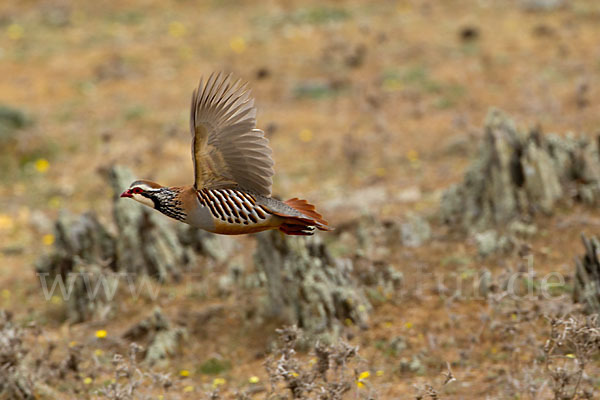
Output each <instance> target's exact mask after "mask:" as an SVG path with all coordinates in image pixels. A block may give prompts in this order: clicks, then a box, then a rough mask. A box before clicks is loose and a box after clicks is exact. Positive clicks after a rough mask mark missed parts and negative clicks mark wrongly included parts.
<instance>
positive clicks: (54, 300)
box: [50, 295, 63, 305]
mask: <svg viewBox="0 0 600 400" xmlns="http://www.w3.org/2000/svg"><path fill="white" fill-rule="evenodd" d="M50 302H51V303H52V304H56V305H59V304H62V303H63V299H62V298H61V297H60V296H57V295H54V296H52V297H51V298H50Z"/></svg>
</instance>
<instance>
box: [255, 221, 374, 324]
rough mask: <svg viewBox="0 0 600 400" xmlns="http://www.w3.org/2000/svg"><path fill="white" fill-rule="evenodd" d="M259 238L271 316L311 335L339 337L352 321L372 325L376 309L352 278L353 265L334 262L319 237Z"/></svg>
mask: <svg viewBox="0 0 600 400" xmlns="http://www.w3.org/2000/svg"><path fill="white" fill-rule="evenodd" d="M257 239H258V246H257V249H256V253H255V255H254V259H255V263H256V267H257V269H258V270H259V271H260V273H261V274H262V275H263V277H264V278H263V279H264V285H265V286H266V287H267V291H268V302H267V307H266V308H267V309H266V310H265V313H266V315H267V316H269V317H274V318H279V319H283V320H284V321H285V322H286V323H289V324H296V325H298V326H299V327H301V328H302V329H304V330H305V331H306V332H310V333H311V334H315V333H316V334H318V333H324V332H333V333H334V334H335V332H336V331H337V330H338V329H339V327H340V326H341V324H343V323H345V322H346V321H348V320H349V321H352V322H353V323H354V324H356V325H359V326H361V327H366V326H367V321H368V312H369V310H370V309H371V306H370V304H369V302H368V301H367V299H366V297H365V295H364V293H363V291H362V289H361V288H360V287H358V285H357V284H356V283H355V281H354V279H353V278H352V276H351V272H352V269H353V265H352V262H351V261H350V260H343V259H336V258H334V257H332V256H331V255H330V254H329V251H328V250H327V248H326V247H325V245H324V243H323V242H322V241H321V239H320V238H319V236H314V237H308V238H304V237H284V236H282V235H281V234H280V233H279V232H275V231H270V232H264V233H262V234H259V235H257Z"/></svg>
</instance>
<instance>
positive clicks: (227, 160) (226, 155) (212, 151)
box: [121, 73, 331, 235]
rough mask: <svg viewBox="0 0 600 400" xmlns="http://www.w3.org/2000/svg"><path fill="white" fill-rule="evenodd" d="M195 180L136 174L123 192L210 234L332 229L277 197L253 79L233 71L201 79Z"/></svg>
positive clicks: (303, 207) (194, 110)
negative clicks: (172, 181) (169, 182)
mask: <svg viewBox="0 0 600 400" xmlns="http://www.w3.org/2000/svg"><path fill="white" fill-rule="evenodd" d="M190 129H191V133H192V159H193V162H194V175H195V181H194V184H193V185H190V186H162V185H159V184H158V183H155V182H151V181H148V180H137V181H135V182H133V183H132V184H131V185H130V187H129V189H127V190H126V191H124V192H123V193H122V194H121V197H129V198H132V199H133V200H136V201H138V202H140V203H142V204H144V205H146V206H149V207H152V208H154V209H155V210H158V211H160V212H161V213H163V214H165V215H167V216H169V217H171V218H174V219H176V220H178V221H181V222H185V223H186V224H189V225H192V226H194V227H197V228H201V229H204V230H207V231H209V232H214V233H220V234H225V235H239V234H244V233H253V232H260V231H264V230H268V229H278V230H280V231H281V232H283V233H286V234H288V235H312V234H313V233H314V232H315V230H316V229H319V230H322V231H329V230H331V229H330V228H329V226H328V225H327V222H326V221H325V220H323V217H322V216H321V214H319V213H318V212H317V211H315V207H314V206H313V205H312V204H309V203H308V202H307V201H306V200H300V199H298V198H293V199H290V200H287V201H280V200H277V199H275V198H273V197H271V186H272V184H273V180H272V177H273V174H274V171H273V160H272V158H271V149H270V148H269V142H268V140H267V138H265V135H264V132H263V131H262V130H260V129H256V108H255V107H254V99H253V98H252V97H251V96H250V91H249V89H248V85H247V83H242V81H241V80H236V81H233V80H232V78H231V75H226V74H223V73H218V74H212V75H210V77H209V78H208V79H207V80H206V84H203V81H202V80H200V84H199V86H198V89H197V90H194V93H193V95H192V107H191V115H190Z"/></svg>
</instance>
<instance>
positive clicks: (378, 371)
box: [375, 369, 385, 376]
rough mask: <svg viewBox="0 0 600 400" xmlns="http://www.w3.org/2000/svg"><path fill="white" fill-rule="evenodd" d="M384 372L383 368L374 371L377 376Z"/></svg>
mask: <svg viewBox="0 0 600 400" xmlns="http://www.w3.org/2000/svg"><path fill="white" fill-rule="evenodd" d="M384 373H385V372H383V370H381V369H380V370H377V372H375V375H377V376H383V374H384Z"/></svg>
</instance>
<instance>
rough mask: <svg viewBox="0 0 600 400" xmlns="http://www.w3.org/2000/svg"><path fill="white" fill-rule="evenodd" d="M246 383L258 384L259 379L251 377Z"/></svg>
mask: <svg viewBox="0 0 600 400" xmlns="http://www.w3.org/2000/svg"><path fill="white" fill-rule="evenodd" d="M248 382H250V383H258V382H260V379H259V378H258V376H251V377H250V379H248Z"/></svg>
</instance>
